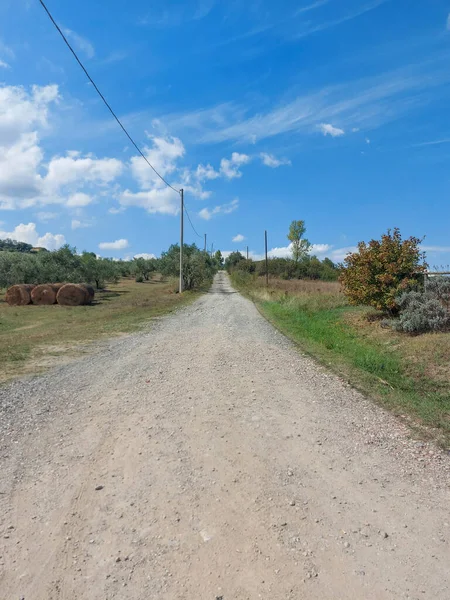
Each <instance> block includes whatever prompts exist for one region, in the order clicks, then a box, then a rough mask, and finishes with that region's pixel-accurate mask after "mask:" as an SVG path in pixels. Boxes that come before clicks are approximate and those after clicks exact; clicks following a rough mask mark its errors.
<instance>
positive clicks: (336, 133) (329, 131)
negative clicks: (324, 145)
mask: <svg viewBox="0 0 450 600" xmlns="http://www.w3.org/2000/svg"><path fill="white" fill-rule="evenodd" d="M318 127H319V129H320V131H321V132H322V133H323V135H325V136H327V135H331V137H340V136H341V135H344V134H345V131H344V130H343V129H339V127H333V125H330V123H321V124H320V125H318Z"/></svg>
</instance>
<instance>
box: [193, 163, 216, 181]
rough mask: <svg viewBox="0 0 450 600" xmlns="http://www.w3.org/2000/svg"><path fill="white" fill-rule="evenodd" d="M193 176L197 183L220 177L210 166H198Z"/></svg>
mask: <svg viewBox="0 0 450 600" xmlns="http://www.w3.org/2000/svg"><path fill="white" fill-rule="evenodd" d="M195 175H196V177H197V179H198V180H199V181H203V180H205V179H217V178H218V177H220V173H219V172H218V171H216V170H215V169H214V167H212V166H211V165H210V164H207V165H206V166H205V165H198V167H197V170H196V172H195Z"/></svg>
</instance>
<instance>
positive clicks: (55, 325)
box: [0, 277, 198, 381]
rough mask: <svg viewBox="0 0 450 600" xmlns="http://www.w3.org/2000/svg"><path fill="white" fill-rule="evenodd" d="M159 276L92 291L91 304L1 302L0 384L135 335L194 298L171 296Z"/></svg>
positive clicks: (169, 286) (168, 285)
mask: <svg viewBox="0 0 450 600" xmlns="http://www.w3.org/2000/svg"><path fill="white" fill-rule="evenodd" d="M175 288H176V284H175V282H174V281H172V280H164V279H161V278H159V277H157V278H155V280H154V281H151V282H146V283H135V282H134V281H133V280H127V279H124V280H122V281H121V282H120V283H118V284H117V285H111V286H109V287H108V290H105V291H100V292H97V293H96V295H95V302H94V303H93V304H92V305H91V306H74V307H68V306H58V305H51V306H33V305H29V306H17V307H16V306H8V305H7V304H6V303H5V302H4V301H3V296H4V294H2V295H1V301H0V381H6V380H8V379H10V378H12V377H15V376H17V375H23V374H26V373H35V372H39V371H42V370H44V369H46V368H48V367H49V366H52V365H54V364H58V363H61V362H66V361H67V360H68V359H70V357H73V356H75V355H79V354H82V353H85V352H89V351H92V343H93V342H96V341H98V340H101V339H104V338H106V337H108V336H109V337H111V336H114V335H121V334H124V333H128V332H131V331H136V330H137V329H139V328H140V327H141V326H142V325H143V324H145V323H146V322H148V320H149V319H151V318H153V317H157V316H159V315H163V314H165V313H167V312H170V311H171V310H173V309H174V308H176V307H177V306H179V305H180V304H183V303H186V302H189V301H190V300H193V299H194V298H196V297H197V296H198V294H195V293H191V292H185V293H184V294H183V295H182V296H181V297H180V295H179V294H175V293H174V290H175Z"/></svg>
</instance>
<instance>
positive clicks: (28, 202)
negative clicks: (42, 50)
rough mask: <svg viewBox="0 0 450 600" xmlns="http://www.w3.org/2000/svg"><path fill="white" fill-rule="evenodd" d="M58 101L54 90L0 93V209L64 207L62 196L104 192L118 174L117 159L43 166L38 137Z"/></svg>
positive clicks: (72, 156)
mask: <svg viewBox="0 0 450 600" xmlns="http://www.w3.org/2000/svg"><path fill="white" fill-rule="evenodd" d="M58 100H59V92H58V86H56V85H49V86H43V87H41V86H32V87H31V89H30V90H28V91H27V90H26V89H25V88H22V87H17V86H4V87H2V88H0V210H1V209H3V210H14V209H21V208H27V207H31V206H35V205H45V204H56V203H59V204H64V203H65V202H66V199H67V197H68V196H71V195H73V194H75V193H78V192H81V191H82V190H83V188H92V187H98V186H100V187H106V186H108V185H109V184H110V183H111V182H112V181H113V180H114V179H116V178H117V177H118V176H119V175H120V174H121V173H122V170H123V167H124V166H123V164H122V163H121V161H119V160H116V159H109V158H106V159H97V158H95V157H93V156H91V155H90V156H82V155H81V154H80V153H79V152H68V153H67V155H66V156H57V157H53V158H52V159H51V160H50V161H49V162H48V163H45V162H44V154H43V151H42V149H41V147H40V143H39V136H40V133H41V132H42V131H43V130H45V129H46V128H47V127H48V120H49V110H50V107H51V106H52V105H54V104H55V103H57V102H58Z"/></svg>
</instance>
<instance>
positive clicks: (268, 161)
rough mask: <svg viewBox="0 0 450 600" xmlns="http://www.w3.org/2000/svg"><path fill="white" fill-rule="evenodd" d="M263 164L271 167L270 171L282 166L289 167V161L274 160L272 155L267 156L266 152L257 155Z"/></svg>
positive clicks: (284, 159) (283, 159)
mask: <svg viewBox="0 0 450 600" xmlns="http://www.w3.org/2000/svg"><path fill="white" fill-rule="evenodd" d="M259 156H260V158H261V160H262V162H263V164H264V165H266V167H271V168H272V169H276V168H277V167H281V166H282V165H290V164H291V161H290V160H289V159H287V158H276V157H275V156H274V155H273V154H267V152H261V154H260V155H259Z"/></svg>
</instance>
